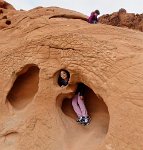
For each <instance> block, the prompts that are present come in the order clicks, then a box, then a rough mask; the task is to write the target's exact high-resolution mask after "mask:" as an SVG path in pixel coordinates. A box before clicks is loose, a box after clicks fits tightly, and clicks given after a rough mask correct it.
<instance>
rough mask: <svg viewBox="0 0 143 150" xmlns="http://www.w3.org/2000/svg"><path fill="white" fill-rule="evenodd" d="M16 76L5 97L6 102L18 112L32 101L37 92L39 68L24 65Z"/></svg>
mask: <svg viewBox="0 0 143 150" xmlns="http://www.w3.org/2000/svg"><path fill="white" fill-rule="evenodd" d="M16 76H17V77H16V80H15V82H14V84H13V86H12V88H11V89H10V91H9V93H8V95H7V101H9V102H10V104H11V105H12V106H13V107H14V108H15V109H18V110H20V109H23V108H24V107H25V106H27V105H28V104H29V103H30V102H31V101H32V100H33V98H34V96H35V94H36V93H37V91H38V83H39V68H38V67H37V66H36V65H26V66H25V67H23V69H22V70H21V71H20V72H18V73H17V75H16Z"/></svg>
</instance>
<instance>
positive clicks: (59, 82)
mask: <svg viewBox="0 0 143 150" xmlns="http://www.w3.org/2000/svg"><path fill="white" fill-rule="evenodd" d="M61 71H64V72H66V74H67V78H68V80H69V78H70V73H69V72H68V71H67V70H65V69H61V70H60V73H61ZM62 80H63V78H62V77H61V75H60V74H59V77H58V84H59V86H62V83H61V81H62Z"/></svg>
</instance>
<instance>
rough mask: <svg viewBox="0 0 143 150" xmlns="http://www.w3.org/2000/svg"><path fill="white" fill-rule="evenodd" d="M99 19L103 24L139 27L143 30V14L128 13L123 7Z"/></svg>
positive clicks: (131, 27) (138, 28)
mask: <svg viewBox="0 0 143 150" xmlns="http://www.w3.org/2000/svg"><path fill="white" fill-rule="evenodd" d="M99 20H100V23H103V24H108V25H113V26H118V27H126V28H130V29H137V30H140V31H142V32H143V14H134V13H127V12H126V10H125V9H123V8H122V9H120V10H119V11H118V12H115V13H112V14H110V15H109V14H106V15H103V16H101V17H100V18H99Z"/></svg>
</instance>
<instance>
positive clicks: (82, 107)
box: [78, 93, 88, 117]
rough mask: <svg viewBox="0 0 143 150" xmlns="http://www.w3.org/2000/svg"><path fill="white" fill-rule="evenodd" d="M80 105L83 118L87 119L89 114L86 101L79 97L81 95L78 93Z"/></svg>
mask: <svg viewBox="0 0 143 150" xmlns="http://www.w3.org/2000/svg"><path fill="white" fill-rule="evenodd" d="M78 105H79V107H80V110H81V114H82V116H83V117H87V116H88V113H87V109H86V107H85V104H84V100H82V99H81V98H80V96H79V93H78Z"/></svg>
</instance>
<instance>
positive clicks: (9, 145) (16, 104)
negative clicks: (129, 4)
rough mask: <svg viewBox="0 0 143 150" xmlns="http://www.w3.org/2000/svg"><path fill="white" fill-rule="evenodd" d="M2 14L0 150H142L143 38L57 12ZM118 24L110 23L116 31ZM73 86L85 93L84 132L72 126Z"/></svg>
mask: <svg viewBox="0 0 143 150" xmlns="http://www.w3.org/2000/svg"><path fill="white" fill-rule="evenodd" d="M1 10H2V11H3V13H1V14H0V15H1V16H0V18H1V19H0V28H1V30H0V149H1V150H88V149H89V150H141V149H142V148H143V142H142V140H143V130H142V129H143V127H142V124H143V115H142V114H143V109H142V108H143V101H142V99H143V94H142V93H143V92H142V91H143V86H142V85H143V73H142V70H143V44H142V42H143V33H142V32H139V31H135V30H129V29H125V28H118V27H114V26H108V25H103V24H97V25H94V24H89V23H87V21H86V19H87V16H84V15H82V14H80V13H77V12H74V11H71V10H66V9H61V8H57V7H50V8H41V7H38V8H35V9H32V10H30V11H16V10H6V9H1ZM123 12H124V11H123ZM123 15H124V13H123ZM108 16H109V15H106V17H105V18H104V19H105V20H108ZM131 16H132V17H133V18H134V17H135V16H134V15H131ZM122 17H125V18H126V20H128V16H126V15H125V16H120V18H119V15H118V13H114V15H113V16H112V17H111V20H112V22H114V24H115V25H117V26H120V22H119V23H116V22H117V21H118V20H119V19H123V18H122ZM129 20H130V18H129ZM6 21H8V22H11V24H9V23H8V24H6ZM112 22H110V19H109V22H108V23H109V24H111V23H112ZM139 22H140V24H141V27H142V23H141V21H140V20H139ZM2 23H3V24H2ZM61 68H64V69H67V70H68V71H69V72H70V75H71V78H70V84H69V85H68V86H67V87H65V88H61V87H59V85H58V84H57V78H58V75H59V70H60V69H61ZM77 82H83V83H84V84H85V85H87V87H86V94H85V104H86V106H87V109H88V112H89V114H90V116H91V118H92V120H91V124H90V125H89V126H81V125H79V124H77V123H76V121H75V120H76V115H75V113H74V111H73V109H72V106H71V97H72V96H73V95H74V93H73V92H74V89H75V86H76V85H75V84H76V83H77Z"/></svg>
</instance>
